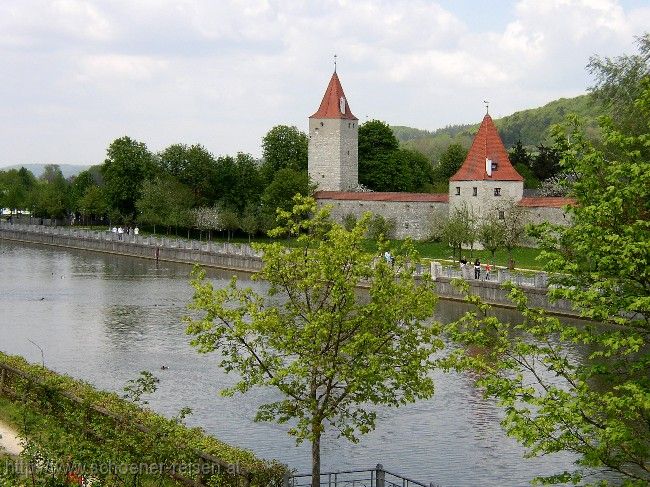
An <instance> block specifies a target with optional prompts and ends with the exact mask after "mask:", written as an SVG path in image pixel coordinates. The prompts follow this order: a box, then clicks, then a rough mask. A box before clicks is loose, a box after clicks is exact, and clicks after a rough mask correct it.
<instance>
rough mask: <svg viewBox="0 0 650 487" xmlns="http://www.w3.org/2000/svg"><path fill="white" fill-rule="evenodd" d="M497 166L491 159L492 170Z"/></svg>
mask: <svg viewBox="0 0 650 487" xmlns="http://www.w3.org/2000/svg"><path fill="white" fill-rule="evenodd" d="M496 168H497V163H496V162H494V161H492V170H493V171H495V170H496Z"/></svg>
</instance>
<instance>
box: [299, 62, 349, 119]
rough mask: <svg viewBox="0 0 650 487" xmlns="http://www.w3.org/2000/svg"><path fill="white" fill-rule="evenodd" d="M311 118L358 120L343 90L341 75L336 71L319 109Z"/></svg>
mask: <svg viewBox="0 0 650 487" xmlns="http://www.w3.org/2000/svg"><path fill="white" fill-rule="evenodd" d="M309 118H344V119H346V120H358V118H357V117H355V116H354V115H352V112H351V111H350V105H348V100H347V98H346V97H345V93H344V92H343V87H342V86H341V82H340V81H339V76H338V75H337V74H336V71H334V74H333V75H332V79H330V83H329V85H327V90H325V96H323V101H321V102H320V107H319V108H318V111H317V112H316V113H314V114H313V115H312V116H311V117H309Z"/></svg>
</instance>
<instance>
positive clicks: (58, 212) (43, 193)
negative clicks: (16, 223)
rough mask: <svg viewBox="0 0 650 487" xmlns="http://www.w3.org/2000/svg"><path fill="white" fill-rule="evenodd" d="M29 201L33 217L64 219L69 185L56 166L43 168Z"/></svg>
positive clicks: (51, 165)
mask: <svg viewBox="0 0 650 487" xmlns="http://www.w3.org/2000/svg"><path fill="white" fill-rule="evenodd" d="M29 199H30V200H31V207H32V211H33V213H34V215H35V216H38V217H43V218H54V219H61V218H64V217H65V216H66V215H67V213H68V209H69V208H70V203H69V184H68V182H67V181H66V180H65V178H64V177H63V173H62V172H61V169H60V168H59V166H58V165H56V164H49V165H47V166H45V171H44V173H43V174H42V175H41V177H40V178H39V179H38V181H37V183H36V185H34V186H33V187H32V189H31V192H30V195H29Z"/></svg>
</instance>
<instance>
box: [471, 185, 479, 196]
mask: <svg viewBox="0 0 650 487" xmlns="http://www.w3.org/2000/svg"><path fill="white" fill-rule="evenodd" d="M472 196H478V188H477V187H476V186H474V187H473V188H472Z"/></svg>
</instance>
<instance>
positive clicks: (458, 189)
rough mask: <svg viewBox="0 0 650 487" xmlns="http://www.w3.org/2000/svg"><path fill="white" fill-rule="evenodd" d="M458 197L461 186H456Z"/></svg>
mask: <svg viewBox="0 0 650 487" xmlns="http://www.w3.org/2000/svg"><path fill="white" fill-rule="evenodd" d="M456 196H460V186H456Z"/></svg>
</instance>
